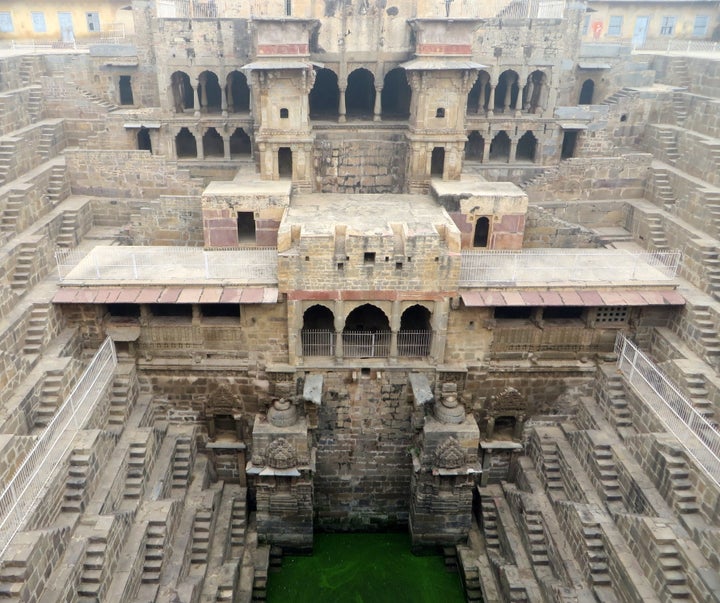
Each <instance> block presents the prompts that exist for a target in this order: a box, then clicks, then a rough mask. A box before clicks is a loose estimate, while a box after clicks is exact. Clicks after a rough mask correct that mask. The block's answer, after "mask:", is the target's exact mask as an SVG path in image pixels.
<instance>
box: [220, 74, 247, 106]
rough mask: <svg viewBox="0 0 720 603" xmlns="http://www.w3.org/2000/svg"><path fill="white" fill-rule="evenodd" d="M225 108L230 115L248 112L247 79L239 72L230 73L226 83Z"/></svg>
mask: <svg viewBox="0 0 720 603" xmlns="http://www.w3.org/2000/svg"><path fill="white" fill-rule="evenodd" d="M225 90H226V94H227V107H228V111H230V112H231V113H241V112H242V113H245V112H247V111H250V88H249V87H248V83H247V77H245V74H244V73H241V72H240V71H231V72H230V73H229V74H228V76H227V81H226V88H225Z"/></svg>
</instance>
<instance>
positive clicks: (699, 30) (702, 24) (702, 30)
mask: <svg viewBox="0 0 720 603" xmlns="http://www.w3.org/2000/svg"><path fill="white" fill-rule="evenodd" d="M709 22H710V17H708V16H707V15H697V16H696V17H695V23H694V24H693V33H692V35H693V37H694V38H703V37H705V36H706V35H707V30H708V24H709Z"/></svg>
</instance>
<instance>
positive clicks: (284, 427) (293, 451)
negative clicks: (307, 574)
mask: <svg viewBox="0 0 720 603" xmlns="http://www.w3.org/2000/svg"><path fill="white" fill-rule="evenodd" d="M295 413H296V409H295V408H294V407H292V406H288V403H284V402H280V403H276V404H275V405H274V406H273V407H272V408H271V410H270V411H269V417H270V420H268V418H266V417H263V416H261V415H258V416H257V417H256V418H255V424H254V426H253V455H252V459H251V460H250V462H249V463H248V464H247V474H248V476H253V477H254V480H255V486H256V491H257V514H256V519H257V532H258V540H259V542H261V543H267V544H272V545H276V546H280V547H282V548H283V550H284V551H285V552H292V553H311V552H312V546H313V474H314V471H315V451H314V449H311V448H310V445H309V444H310V439H309V437H308V426H307V421H306V420H305V418H298V417H297V415H296V414H295ZM271 421H272V422H271Z"/></svg>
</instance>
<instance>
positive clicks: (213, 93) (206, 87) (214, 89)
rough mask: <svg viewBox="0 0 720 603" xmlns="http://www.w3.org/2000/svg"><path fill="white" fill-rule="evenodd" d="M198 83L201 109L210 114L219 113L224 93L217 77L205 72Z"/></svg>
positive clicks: (210, 72)
mask: <svg viewBox="0 0 720 603" xmlns="http://www.w3.org/2000/svg"><path fill="white" fill-rule="evenodd" d="M198 82H199V84H198V96H199V98H200V107H202V109H204V110H205V111H206V112H208V113H218V112H219V111H220V106H221V104H222V92H221V90H220V83H219V82H218V77H217V75H215V74H214V73H213V72H212V71H203V72H202V73H201V74H200V77H199V78H198Z"/></svg>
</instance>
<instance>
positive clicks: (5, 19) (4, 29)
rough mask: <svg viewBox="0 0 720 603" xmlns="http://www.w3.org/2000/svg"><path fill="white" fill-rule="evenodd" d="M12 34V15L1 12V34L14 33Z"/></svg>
mask: <svg viewBox="0 0 720 603" xmlns="http://www.w3.org/2000/svg"><path fill="white" fill-rule="evenodd" d="M12 32H13V22H12V15H11V14H10V13H9V12H7V11H3V12H0V33H12Z"/></svg>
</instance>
